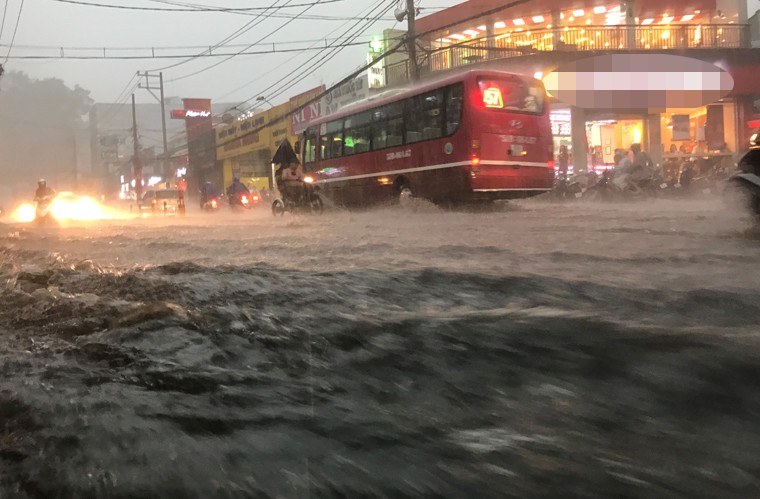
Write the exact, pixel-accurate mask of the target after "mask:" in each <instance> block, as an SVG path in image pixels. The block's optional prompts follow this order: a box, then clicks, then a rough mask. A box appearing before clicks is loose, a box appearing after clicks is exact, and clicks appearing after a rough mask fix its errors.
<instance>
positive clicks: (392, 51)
mask: <svg viewBox="0 0 760 499" xmlns="http://www.w3.org/2000/svg"><path fill="white" fill-rule="evenodd" d="M529 1H530V0H514V1H512V2H510V3H508V4H504V5H501V6H499V7H496V8H494V9H491V10H488V11H485V12H482V13H479V14H476V15H473V16H470V17H468V18H466V19H462V20H460V21H457V22H456V23H452V24H451V25H448V26H444V27H442V28H436V29H431V30H428V31H424V32H422V33H417V34H416V36H415V38H417V39H419V38H420V37H422V36H426V35H429V34H431V33H435V32H436V31H439V30H440V29H446V28H449V27H452V26H455V25H457V24H460V23H463V22H468V21H471V20H474V19H479V18H480V17H482V16H484V15H491V14H495V13H497V12H501V11H503V10H507V9H510V8H512V7H515V6H517V5H521V4H524V3H527V2H529ZM406 44H407V40H402V41H401V42H399V43H398V44H396V45H395V46H394V47H393V48H391V49H389V50H387V51H386V52H384V53H383V54H381V55H380V56H378V57H376V58H375V59H374V60H372V61H371V62H369V63H367V64H365V65H362V66H361V67H360V68H359V69H357V70H355V71H354V72H352V73H351V74H349V75H348V76H346V77H345V78H343V79H342V80H340V81H339V82H338V83H335V84H333V85H332V86H330V87H329V88H327V89H326V90H325V91H323V92H320V93H319V94H318V95H316V96H314V97H312V98H311V99H309V100H308V101H307V102H305V103H303V104H301V105H300V106H296V107H295V108H294V109H289V110H288V111H286V112H284V113H282V114H280V115H279V116H277V117H275V118H273V119H272V120H270V121H269V122H268V123H265V124H263V125H260V126H258V127H254V128H252V129H250V130H248V131H246V132H245V133H242V134H241V135H239V136H237V137H236V138H235V140H240V139H243V138H245V137H248V136H251V135H254V134H257V133H259V132H261V131H262V130H264V129H266V128H269V127H271V126H272V125H275V124H277V123H279V122H281V121H283V120H285V119H287V118H288V117H290V116H291V115H293V114H296V113H298V112H300V111H301V110H303V109H305V108H307V107H308V106H310V105H312V104H313V103H315V102H319V101H320V100H321V99H322V98H323V97H325V96H327V95H329V94H330V93H331V92H332V91H333V90H335V89H337V88H340V87H341V86H342V85H345V84H346V83H348V82H350V81H351V80H353V79H354V78H356V77H357V76H358V75H360V74H361V73H363V72H365V71H367V70H368V69H370V68H371V67H372V66H374V65H376V64H377V63H378V62H380V61H382V60H383V59H386V58H388V57H389V56H391V55H393V54H395V53H396V52H399V51H400V50H401V49H402V48H403V47H404V46H405V45H406ZM213 147H214V148H216V147H217V144H214V146H213ZM207 152H210V151H207Z"/></svg>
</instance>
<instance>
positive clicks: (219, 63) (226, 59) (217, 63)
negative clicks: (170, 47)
mask: <svg viewBox="0 0 760 499" xmlns="http://www.w3.org/2000/svg"><path fill="white" fill-rule="evenodd" d="M317 4H319V1H318V2H317V3H315V4H314V5H310V6H308V7H306V8H305V9H304V10H303V11H302V12H301V14H304V13H306V12H307V11H308V10H310V9H312V8H314V7H315V6H316V5H317ZM296 19H297V17H296V18H293V19H290V20H289V21H287V22H285V23H283V24H282V25H281V26H279V27H278V28H275V29H274V30H273V31H271V32H269V33H268V34H266V35H264V36H263V37H262V38H260V39H259V40H258V41H257V42H255V43H260V42H261V41H262V40H266V39H267V38H268V37H270V36H272V35H274V34H275V33H277V32H278V31H280V30H282V29H284V28H285V27H286V26H288V25H289V24H290V23H292V22H293V21H295V20H296ZM251 46H252V45H249V46H248V47H247V48H246V49H250V48H251ZM246 49H243V50H241V51H240V52H238V53H237V54H234V55H230V56H229V57H226V58H225V59H223V60H221V61H218V62H216V63H214V64H212V65H210V66H208V67H205V68H203V69H200V70H198V71H195V72H193V73H190V74H186V75H183V76H179V77H177V78H172V79H171V80H169V81H171V82H176V81H180V80H185V79H187V78H192V77H194V76H197V75H199V74H201V73H205V72H206V71H208V70H210V69H213V68H215V67H218V66H220V65H222V64H224V63H225V62H227V61H229V60H231V59H233V58H234V57H237V56H239V55H242V54H243V52H245V50H246Z"/></svg>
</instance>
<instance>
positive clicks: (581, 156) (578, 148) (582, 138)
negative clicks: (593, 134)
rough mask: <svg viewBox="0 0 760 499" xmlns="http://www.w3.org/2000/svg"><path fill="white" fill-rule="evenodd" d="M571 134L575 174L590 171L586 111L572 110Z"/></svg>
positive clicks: (577, 108)
mask: <svg viewBox="0 0 760 499" xmlns="http://www.w3.org/2000/svg"><path fill="white" fill-rule="evenodd" d="M570 133H571V134H572V137H571V139H572V144H573V172H575V173H578V172H580V171H586V170H588V153H587V151H586V149H588V137H587V136H586V111H585V109H581V108H579V107H571V108H570Z"/></svg>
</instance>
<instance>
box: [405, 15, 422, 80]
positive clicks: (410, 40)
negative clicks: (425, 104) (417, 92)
mask: <svg viewBox="0 0 760 499" xmlns="http://www.w3.org/2000/svg"><path fill="white" fill-rule="evenodd" d="M406 15H407V16H408V17H407V23H408V24H407V33H406V37H407V46H408V47H409V61H410V64H411V71H412V75H411V76H412V81H418V80H419V79H420V65H419V63H418V61H417V27H416V19H415V17H416V15H417V9H416V7H415V6H414V0H406Z"/></svg>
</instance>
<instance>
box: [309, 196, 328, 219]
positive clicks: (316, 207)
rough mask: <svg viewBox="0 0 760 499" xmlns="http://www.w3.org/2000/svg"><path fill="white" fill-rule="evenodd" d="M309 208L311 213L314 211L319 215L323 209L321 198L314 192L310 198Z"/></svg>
mask: <svg viewBox="0 0 760 499" xmlns="http://www.w3.org/2000/svg"><path fill="white" fill-rule="evenodd" d="M309 208H310V209H311V212H312V213H316V214H317V215H321V214H322V212H323V211H325V205H324V203H323V202H322V198H321V197H320V196H319V195H318V194H314V196H313V197H312V198H311V202H310V205H309Z"/></svg>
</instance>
